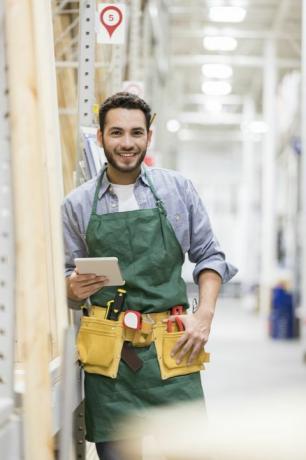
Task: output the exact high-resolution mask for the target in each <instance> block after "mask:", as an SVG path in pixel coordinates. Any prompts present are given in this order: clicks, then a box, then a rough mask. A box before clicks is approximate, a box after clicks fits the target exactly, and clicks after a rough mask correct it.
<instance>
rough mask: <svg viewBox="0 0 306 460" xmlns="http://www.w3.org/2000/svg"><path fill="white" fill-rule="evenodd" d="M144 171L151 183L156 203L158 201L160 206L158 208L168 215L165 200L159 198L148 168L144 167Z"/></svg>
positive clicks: (157, 203) (157, 204)
mask: <svg viewBox="0 0 306 460" xmlns="http://www.w3.org/2000/svg"><path fill="white" fill-rule="evenodd" d="M143 171H144V175H145V178H146V179H147V181H148V184H149V187H150V189H151V192H152V193H153V196H154V198H155V203H156V206H157V207H158V209H159V210H160V211H162V212H163V213H164V214H165V215H167V211H166V208H165V205H164V203H163V201H162V200H161V199H160V198H159V196H158V195H157V192H156V190H155V187H154V185H153V182H152V180H151V178H150V176H149V175H148V172H147V169H146V168H143Z"/></svg>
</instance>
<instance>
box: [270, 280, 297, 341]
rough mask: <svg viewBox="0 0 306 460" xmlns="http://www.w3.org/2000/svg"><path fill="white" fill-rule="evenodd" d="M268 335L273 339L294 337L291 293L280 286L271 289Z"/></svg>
mask: <svg viewBox="0 0 306 460" xmlns="http://www.w3.org/2000/svg"><path fill="white" fill-rule="evenodd" d="M270 336H271V337H272V338H273V339H292V338H293V337H294V307H293V295H292V294H291V293H290V292H288V291H286V290H285V289H284V288H283V287H281V286H277V287H275V288H274V289H273V290H272V305H271V314H270Z"/></svg>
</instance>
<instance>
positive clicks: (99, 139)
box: [97, 128, 103, 147]
mask: <svg viewBox="0 0 306 460" xmlns="http://www.w3.org/2000/svg"><path fill="white" fill-rule="evenodd" d="M97 141H98V144H99V146H100V147H102V146H103V134H102V131H101V129H100V128H99V129H98V131H97Z"/></svg>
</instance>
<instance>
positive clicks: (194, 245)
mask: <svg viewBox="0 0 306 460" xmlns="http://www.w3.org/2000/svg"><path fill="white" fill-rule="evenodd" d="M186 193H187V203H188V208H189V219H190V222H189V224H190V248H189V251H188V256H189V260H190V261H191V262H193V263H195V264H196V265H195V268H194V271H193V279H194V282H195V283H196V284H197V283H198V278H199V274H200V272H201V271H202V270H205V269H210V270H214V271H216V272H217V273H218V274H219V275H220V276H221V278H222V283H227V282H228V281H229V280H230V279H231V278H232V277H233V276H234V275H235V274H236V273H237V272H238V270H237V268H236V267H234V266H233V265H232V264H230V263H229V262H227V261H226V258H225V254H224V252H223V251H222V250H221V247H220V245H219V242H218V240H217V238H216V237H215V235H214V233H213V230H212V227H211V223H210V220H209V217H208V214H207V211H206V209H205V207H204V205H203V203H202V201H201V199H200V197H199V195H198V193H197V191H196V190H195V188H194V186H193V184H192V183H191V182H190V181H188V187H187V189H186Z"/></svg>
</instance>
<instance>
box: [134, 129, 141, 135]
mask: <svg viewBox="0 0 306 460" xmlns="http://www.w3.org/2000/svg"><path fill="white" fill-rule="evenodd" d="M142 135H143V131H141V130H139V131H134V136H142Z"/></svg>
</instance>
